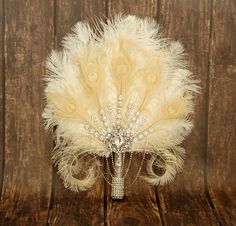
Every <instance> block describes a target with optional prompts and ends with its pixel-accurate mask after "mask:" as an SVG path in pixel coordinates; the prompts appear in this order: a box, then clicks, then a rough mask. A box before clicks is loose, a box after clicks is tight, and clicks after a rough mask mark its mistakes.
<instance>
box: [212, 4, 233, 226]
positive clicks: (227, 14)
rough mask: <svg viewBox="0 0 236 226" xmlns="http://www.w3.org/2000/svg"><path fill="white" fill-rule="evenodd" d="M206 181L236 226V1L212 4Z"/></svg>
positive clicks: (225, 219) (226, 220) (222, 214)
mask: <svg viewBox="0 0 236 226" xmlns="http://www.w3.org/2000/svg"><path fill="white" fill-rule="evenodd" d="M210 65H211V68H210V69H211V70H210V80H209V113H208V114H209V121H208V153H207V179H208V180H207V182H208V186H209V192H210V195H211V196H212V201H213V205H214V207H215V208H216V211H217V214H218V216H219V219H220V222H221V224H222V225H232V226H233V225H236V177H235V172H236V164H235V163H236V114H235V112H236V101H235V100H236V2H235V1H230V0H226V1H213V13H212V40H211V58H210Z"/></svg>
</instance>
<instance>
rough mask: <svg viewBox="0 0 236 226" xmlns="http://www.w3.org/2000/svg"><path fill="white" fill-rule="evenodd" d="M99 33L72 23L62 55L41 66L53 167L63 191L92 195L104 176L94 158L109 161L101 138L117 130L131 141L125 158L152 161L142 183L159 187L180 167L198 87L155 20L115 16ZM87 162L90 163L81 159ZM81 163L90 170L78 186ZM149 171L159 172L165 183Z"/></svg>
mask: <svg viewBox="0 0 236 226" xmlns="http://www.w3.org/2000/svg"><path fill="white" fill-rule="evenodd" d="M100 27H101V28H100V29H97V30H96V31H95V32H94V31H93V30H92V29H91V28H90V26H89V25H88V24H87V23H84V22H79V23H77V24H76V25H75V26H74V28H73V32H72V33H71V34H69V35H67V36H66V37H65V38H64V39H63V41H62V47H63V48H62V50H60V51H52V53H51V54H50V56H49V58H48V60H47V68H48V74H47V76H46V77H45V81H46V88H45V99H46V106H45V109H44V113H43V117H44V120H45V128H46V129H47V130H50V129H52V128H54V131H53V133H54V136H55V144H56V146H55V148H54V150H53V157H52V158H53V161H54V163H55V165H57V166H58V172H59V174H60V176H61V178H62V179H63V181H64V185H65V187H67V188H69V189H70V190H73V191H79V190H86V189H88V188H90V187H91V186H92V185H93V184H94V183H95V181H96V178H97V177H99V176H101V173H102V169H101V165H100V163H99V161H98V160H97V158H96V156H100V157H101V156H102V157H108V156H110V155H111V150H110V149H109V148H108V143H107V140H106V139H105V136H106V134H107V133H108V132H109V131H110V130H112V128H114V126H116V124H117V123H118V124H119V125H120V126H121V128H124V129H125V131H126V132H127V133H129V134H130V136H131V137H132V143H131V145H129V149H128V150H126V151H127V152H129V151H132V152H142V153H143V152H145V153H148V154H150V155H151V158H150V159H149V160H148V163H147V175H146V176H142V178H143V179H144V180H145V181H147V182H149V183H151V184H153V185H164V184H165V183H167V182H168V181H171V180H172V179H173V178H174V176H175V175H176V173H177V172H178V171H179V170H180V169H181V168H182V165H183V155H184V153H185V151H184V149H183V148H181V147H180V144H181V142H182V141H183V140H184V138H185V137H186V136H187V135H188V134H189V133H190V131H191V129H192V127H193V123H192V120H191V117H190V115H191V113H192V112H193V106H194V102H193V97H194V93H196V92H198V91H199V87H198V81H196V80H194V79H193V78H192V73H191V72H190V71H189V70H188V64H187V62H186V60H185V54H184V50H183V46H182V45H181V44H180V43H179V42H178V41H172V40H170V39H166V38H163V37H161V35H160V32H159V28H158V24H157V23H156V22H155V21H154V20H153V19H151V18H145V19H141V18H138V17H136V16H116V17H115V18H114V19H111V20H108V21H107V23H103V22H100ZM121 97H122V109H120V112H117V106H118V105H119V103H120V101H121V99H120V98H121ZM118 113H120V116H119V117H118V116H117V115H118ZM86 154H93V155H95V157H94V158H93V157H92V158H91V159H89V160H86V161H85V158H83V157H81V158H79V157H80V156H84V155H86ZM86 162H87V164H88V166H89V168H88V170H87V171H86V172H85V177H84V178H83V179H79V178H77V177H76V174H77V173H79V172H80V170H81V169H82V168H83V164H84V163H86ZM154 166H156V167H158V168H160V169H164V171H163V172H164V173H163V175H157V174H156V173H155V172H154V170H153V167H154Z"/></svg>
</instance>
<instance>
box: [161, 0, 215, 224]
mask: <svg viewBox="0 0 236 226" xmlns="http://www.w3.org/2000/svg"><path fill="white" fill-rule="evenodd" d="M210 9H211V4H210V1H207V0H206V1H196V0H190V1H189V0H183V1H171V0H169V1H168V0H167V1H164V0H163V1H162V0H161V1H160V8H159V13H158V14H159V16H158V18H159V23H160V25H161V28H162V29H164V31H165V32H164V35H166V36H168V37H170V38H174V39H177V40H179V41H181V42H182V43H183V45H184V47H185V49H186V52H187V53H188V60H189V62H190V69H191V70H192V71H193V74H194V75H196V78H198V79H200V80H201V84H200V85H201V87H202V90H201V95H198V96H197V97H196V108H195V109H196V111H195V115H194V122H195V127H194V129H193V132H192V133H191V135H190V136H189V137H188V139H187V140H186V142H185V143H184V145H183V146H184V147H185V149H186V153H187V155H186V159H185V164H184V169H183V172H182V173H180V174H178V176H177V178H176V179H175V180H174V181H173V183H171V184H170V185H169V186H166V187H164V188H163V190H162V191H160V193H159V198H160V201H161V207H162V215H163V218H164V221H165V224H166V225H188V226H189V225H218V222H217V220H216V217H215V215H214V213H213V211H212V209H211V206H210V204H209V203H208V200H207V197H206V195H205V187H204V158H205V150H206V130H207V129H206V128H207V127H206V126H207V125H206V123H207V114H206V109H207V98H206V96H207V82H208V78H207V77H208V51H209V45H208V44H209V36H210Z"/></svg>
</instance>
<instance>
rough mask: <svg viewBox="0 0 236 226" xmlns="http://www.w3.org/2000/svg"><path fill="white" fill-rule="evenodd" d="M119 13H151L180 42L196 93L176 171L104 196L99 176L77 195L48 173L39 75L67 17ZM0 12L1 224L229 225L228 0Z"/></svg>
mask: <svg viewBox="0 0 236 226" xmlns="http://www.w3.org/2000/svg"><path fill="white" fill-rule="evenodd" d="M120 12H122V13H130V14H135V15H138V16H141V17H144V16H151V17H153V18H156V19H157V20H158V22H159V23H160V25H161V29H162V30H164V35H165V36H167V37H171V38H174V39H178V40H180V41H181V42H182V43H183V44H184V47H185V48H186V52H187V53H188V59H189V61H190V66H191V69H192V71H193V72H194V74H195V75H196V77H197V78H199V79H201V86H202V94H201V96H197V98H196V110H197V111H196V113H195V115H194V120H195V128H194V130H193V132H192V134H191V136H190V137H189V138H188V139H187V140H186V142H185V143H184V146H185V148H186V151H187V156H186V160H185V168H184V171H183V173H181V174H179V175H178V176H177V178H176V179H175V181H174V182H173V183H172V184H171V185H169V186H166V187H164V188H162V189H156V192H155V189H154V188H151V187H150V186H148V185H146V184H143V183H142V182H141V181H139V180H138V181H137V182H136V183H135V184H134V185H133V186H132V187H131V188H129V189H127V191H126V197H125V199H124V201H112V199H111V198H110V187H109V185H107V184H106V183H104V181H103V180H102V179H101V180H98V183H97V184H96V186H95V187H94V190H90V191H87V192H82V193H77V194H75V193H72V192H70V191H68V190H66V189H65V188H64V187H63V185H62V183H61V182H62V181H61V180H60V179H59V178H58V176H57V175H56V173H55V172H56V171H55V169H54V173H53V171H52V169H53V168H52V165H51V161H50V151H51V149H52V143H51V139H50V138H46V136H45V135H44V132H43V128H42V125H41V112H42V108H43V103H42V82H41V78H42V75H43V74H44V72H45V69H44V60H45V59H46V56H47V54H48V52H49V51H50V50H51V49H52V48H54V47H55V48H59V43H60V41H61V39H62V37H63V36H64V35H65V34H66V33H67V32H69V31H70V29H71V26H73V25H74V24H75V23H76V22H77V21H79V20H88V21H91V20H92V19H93V17H94V16H102V17H103V16H105V17H106V16H112V15H114V14H116V13H120ZM0 18H1V20H0V30H1V31H2V32H1V33H0V43H1V44H0V51H1V55H0V68H1V71H0V93H1V95H0V167H1V169H0V185H2V187H1V189H2V193H1V204H0V225H7V226H8V225H9V226H14V225H17V226H18V225H19V226H21V225H23V226H27V225H33V226H34V225H36V226H37V225H55V226H59V225H60V226H73V225H80V226H86V225H96V226H97V225H112V226H113V225H114V226H115V225H122V226H123V225H132V226H136V225H142V226H143V225H147V226H148V225H164V226H179V225H184V226H185V225H186V226H189V225H194V226H199V225H201V226H208V225H214V226H215V225H216V226H217V225H220V226H233V225H236V177H235V173H236V164H235V162H236V143H235V141H236V133H235V124H236V123H235V121H236V118H235V110H236V103H235V97H236V93H235V90H236V82H235V73H236V69H235V68H236V66H235V65H236V61H235V59H236V1H234V0H225V1H220V0H183V1H176V0H175V1H171V0H145V1H136V0H117V1H113V0H89V1H87V0H79V1H77V0H25V1H21V0H0ZM137 159H138V157H137ZM136 171H137V165H134V167H133V169H132V171H131V172H130V175H129V177H130V178H132V177H133V176H134V175H135V173H136ZM104 187H105V188H104Z"/></svg>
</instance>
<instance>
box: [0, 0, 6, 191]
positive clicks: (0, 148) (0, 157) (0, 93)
mask: <svg viewBox="0 0 236 226" xmlns="http://www.w3.org/2000/svg"><path fill="white" fill-rule="evenodd" d="M3 8H4V3H3V0H1V1H0V18H2V19H1V21H0V31H1V32H2V31H3V30H4V9H3ZM3 33H4V32H2V35H0V53H1V54H0V68H1V70H0V194H1V189H2V182H3V164H4V105H5V103H4V101H5V97H4V95H5V94H4V93H5V91H4V90H5V87H4V84H5V81H4V79H5V76H4V74H5V67H4V51H3V49H4V35H3Z"/></svg>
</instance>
